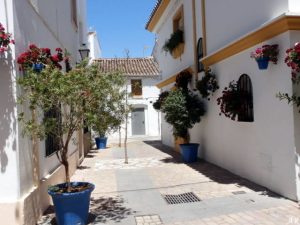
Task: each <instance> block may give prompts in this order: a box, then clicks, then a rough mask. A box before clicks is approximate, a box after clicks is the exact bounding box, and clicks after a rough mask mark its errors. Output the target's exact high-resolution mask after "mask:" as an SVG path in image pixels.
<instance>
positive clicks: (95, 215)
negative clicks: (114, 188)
mask: <svg viewBox="0 0 300 225" xmlns="http://www.w3.org/2000/svg"><path fill="white" fill-rule="evenodd" d="M133 213H135V211H133V210H131V209H130V208H126V207H125V206H124V200H123V198H121V197H115V198H112V197H100V198H91V205H90V215H89V224H98V223H100V222H101V223H105V222H107V221H109V220H111V221H115V222H121V221H122V220H123V219H125V218H126V217H128V216H129V215H132V214H133Z"/></svg>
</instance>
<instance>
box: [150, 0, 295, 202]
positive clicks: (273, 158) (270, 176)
mask: <svg viewBox="0 0 300 225" xmlns="http://www.w3.org/2000/svg"><path fill="white" fill-rule="evenodd" d="M178 21H179V23H180V25H181V26H182V28H183V31H184V50H183V52H182V53H181V55H180V57H178V58H173V57H172V56H171V55H170V54H169V53H168V54H165V53H164V52H162V50H161V49H162V47H163V45H164V43H165V41H166V40H167V39H168V38H170V34H171V33H172V32H173V31H174V27H176V23H178ZM146 28H147V29H148V30H149V31H151V32H154V33H156V34H157V47H156V51H155V52H154V56H155V59H156V60H157V61H158V63H159V67H160V70H161V71H162V81H161V82H159V83H158V84H157V86H158V87H159V88H161V89H162V90H169V89H170V88H171V87H172V86H173V85H174V81H175V77H176V75H177V74H178V73H179V72H181V71H182V70H185V69H186V68H190V69H192V70H193V74H194V81H193V84H192V87H193V85H194V82H195V80H197V79H199V78H201V76H203V73H198V62H199V59H200V60H201V61H202V63H203V64H204V66H206V67H211V69H212V71H213V72H214V73H216V74H217V78H218V82H219V85H220V89H219V90H218V91H217V92H216V93H214V96H213V97H212V98H211V100H210V101H209V102H207V104H206V105H207V114H206V116H204V117H203V119H202V121H201V123H200V124H196V126H195V127H194V128H193V129H192V130H191V132H190V133H191V142H197V143H200V145H201V149H202V156H203V157H204V158H205V159H206V160H207V161H209V162H212V163H214V164H216V165H219V166H221V167H223V168H225V169H228V170H230V171H231V172H233V173H235V174H237V175H240V176H242V177H245V178H247V179H249V180H251V181H253V182H256V183H258V184H260V185H263V186H265V187H267V188H269V189H271V190H272V191H274V192H276V193H279V194H281V195H283V196H285V197H288V198H290V199H293V200H299V199H300V176H299V175H300V171H299V163H300V159H299V154H300V142H299V140H300V139H299V133H300V114H299V112H298V111H299V109H298V108H297V107H295V106H294V107H293V106H289V105H287V104H286V102H283V101H279V99H278V98H276V97H275V96H276V93H278V92H283V93H289V94H292V93H293V92H295V91H297V86H293V85H292V82H291V75H290V74H291V70H290V68H289V67H287V65H286V64H285V63H284V57H285V51H286V50H287V49H288V48H290V47H292V46H294V44H295V43H296V42H299V41H300V2H299V1H298V0H274V1H269V0H252V1H248V0H229V1H219V0H176V1H170V0H159V1H157V5H156V6H155V8H154V10H153V12H152V14H151V16H150V19H149V21H148V23H147V25H146ZM199 43H200V44H201V43H202V44H201V46H197V45H198V44H199ZM264 44H278V45H279V57H278V64H277V65H273V64H270V65H269V68H268V69H267V70H259V69H258V68H257V64H256V62H255V60H254V59H251V58H250V52H252V51H254V50H255V49H256V48H257V47H259V46H262V45H264ZM198 47H200V48H198ZM199 50H200V51H199ZM201 50H202V51H201ZM202 54H203V55H202ZM203 56H204V57H203ZM242 74H247V75H248V76H249V77H250V79H251V82H252V91H253V112H254V121H253V122H238V121H232V120H230V119H228V118H225V117H224V116H219V112H220V108H219V106H218V105H217V102H216V99H217V98H218V97H220V96H221V94H222V93H221V92H222V90H223V88H224V87H225V86H228V84H229V82H230V81H232V80H235V81H237V80H239V78H240V76H241V75H242ZM162 140H163V143H164V144H167V145H169V146H174V138H173V137H172V132H171V127H170V126H169V125H168V124H166V123H165V122H164V121H163V122H162Z"/></svg>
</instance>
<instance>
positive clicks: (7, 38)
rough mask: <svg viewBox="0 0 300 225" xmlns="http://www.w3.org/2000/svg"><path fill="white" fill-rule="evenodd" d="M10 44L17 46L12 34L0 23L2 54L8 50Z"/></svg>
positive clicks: (0, 51) (0, 49)
mask: <svg viewBox="0 0 300 225" xmlns="http://www.w3.org/2000/svg"><path fill="white" fill-rule="evenodd" d="M9 44H15V41H14V40H13V39H12V35H11V33H8V32H6V31H5V28H4V26H3V25H2V24H1V23H0V53H3V52H5V51H7V50H8V46H9Z"/></svg>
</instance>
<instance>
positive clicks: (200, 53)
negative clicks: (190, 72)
mask: <svg viewBox="0 0 300 225" xmlns="http://www.w3.org/2000/svg"><path fill="white" fill-rule="evenodd" d="M197 57H198V60H197V62H198V73H200V72H202V71H204V66H203V64H202V63H201V62H200V59H202V58H203V40H202V38H199V40H198V44H197Z"/></svg>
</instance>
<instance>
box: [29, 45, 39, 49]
mask: <svg viewBox="0 0 300 225" xmlns="http://www.w3.org/2000/svg"><path fill="white" fill-rule="evenodd" d="M37 48H38V47H37V46H36V45H35V44H31V45H29V49H30V50H34V49H37Z"/></svg>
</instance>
